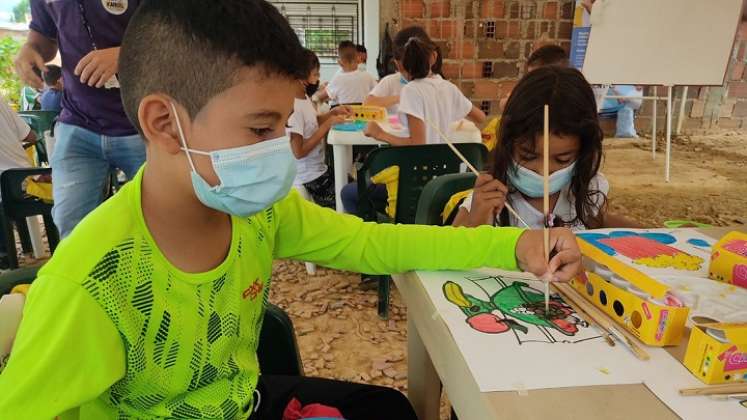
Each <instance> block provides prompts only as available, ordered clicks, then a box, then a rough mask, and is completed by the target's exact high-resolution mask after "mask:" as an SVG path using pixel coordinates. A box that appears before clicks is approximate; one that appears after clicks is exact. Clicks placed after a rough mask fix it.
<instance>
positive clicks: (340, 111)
mask: <svg viewBox="0 0 747 420" xmlns="http://www.w3.org/2000/svg"><path fill="white" fill-rule="evenodd" d="M329 113H330V114H331V115H342V116H344V117H346V118H347V117H350V116H351V115H352V114H353V108H351V107H350V106H348V105H340V106H336V107H335V108H334V109H332V110H331V111H330V112H329Z"/></svg>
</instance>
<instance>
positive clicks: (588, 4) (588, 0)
mask: <svg viewBox="0 0 747 420" xmlns="http://www.w3.org/2000/svg"><path fill="white" fill-rule="evenodd" d="M595 1H596V0H581V5H582V6H584V8H585V9H586V11H587V12H589V13H591V8H592V7H594V2H595Z"/></svg>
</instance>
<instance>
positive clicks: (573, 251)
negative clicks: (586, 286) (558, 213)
mask: <svg viewBox="0 0 747 420" xmlns="http://www.w3.org/2000/svg"><path fill="white" fill-rule="evenodd" d="M550 254H551V255H553V257H552V258H551V259H550V262H549V264H548V262H547V261H546V260H545V250H544V236H543V233H542V230H527V231H525V232H524V233H523V234H522V235H521V237H520V238H519V242H517V243H516V260H517V261H518V262H519V267H520V268H521V269H522V270H524V271H527V272H530V273H532V274H534V275H536V276H537V277H540V278H543V279H548V280H549V281H557V282H567V281H570V280H571V279H573V278H574V277H576V275H578V273H579V272H581V251H580V250H579V248H578V244H577V243H576V235H574V234H573V232H571V231H570V230H569V229H566V228H554V229H550Z"/></svg>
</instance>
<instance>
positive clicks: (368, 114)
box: [350, 105, 387, 122]
mask: <svg viewBox="0 0 747 420" xmlns="http://www.w3.org/2000/svg"><path fill="white" fill-rule="evenodd" d="M350 108H352V110H353V115H352V117H351V118H352V119H354V120H356V121H377V122H384V121H386V115H387V114H386V108H383V107H380V106H370V105H352V106H351V107H350Z"/></svg>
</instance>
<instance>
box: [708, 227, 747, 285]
mask: <svg viewBox="0 0 747 420" xmlns="http://www.w3.org/2000/svg"><path fill="white" fill-rule="evenodd" d="M708 277H710V278H712V279H713V280H717V281H722V282H725V283H730V284H733V285H735V286H740V287H744V288H747V233H743V232H730V233H728V234H726V236H724V237H723V238H721V240H720V241H718V243H716V245H714V247H713V252H712V254H711V265H710V267H709V269H708Z"/></svg>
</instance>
